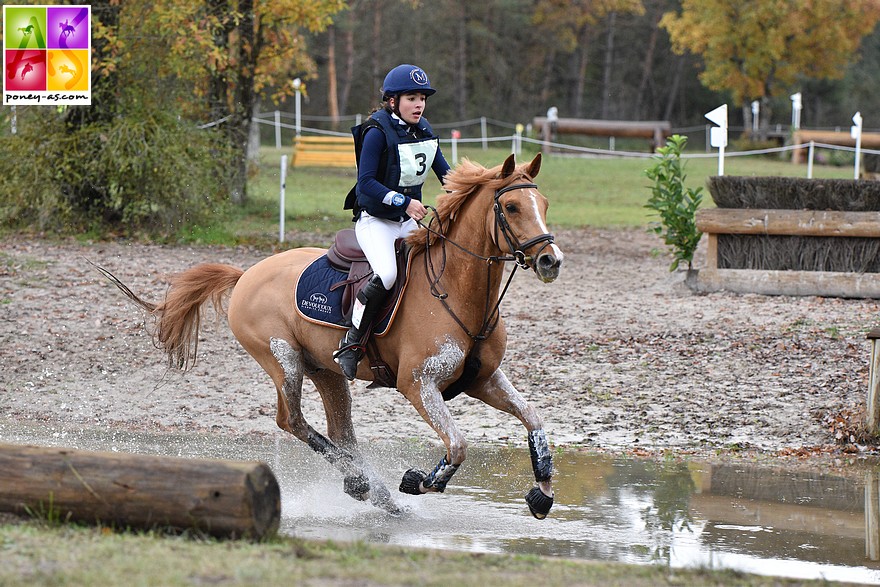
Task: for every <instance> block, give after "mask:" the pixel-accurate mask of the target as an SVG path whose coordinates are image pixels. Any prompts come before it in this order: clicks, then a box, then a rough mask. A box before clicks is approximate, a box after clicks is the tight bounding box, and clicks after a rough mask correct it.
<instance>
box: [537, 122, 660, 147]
mask: <svg viewBox="0 0 880 587" xmlns="http://www.w3.org/2000/svg"><path fill="white" fill-rule="evenodd" d="M532 128H534V129H535V130H536V131H538V132H539V133H540V134H541V137H542V138H543V140H545V141H550V139H551V132H552V129H551V125H550V124H549V123H548V121H547V117H546V116H536V117H535V118H534V119H532ZM556 132H557V133H562V134H579V135H588V136H597V137H626V138H641V139H649V140H650V141H651V147H652V149H656V148H657V147H660V146H663V143H664V142H665V141H666V137H668V136H670V135H672V125H671V124H670V123H669V121H668V120H636V121H633V120H594V119H588V118H559V119H557V121H556Z"/></svg>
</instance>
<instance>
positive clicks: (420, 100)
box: [392, 93, 428, 124]
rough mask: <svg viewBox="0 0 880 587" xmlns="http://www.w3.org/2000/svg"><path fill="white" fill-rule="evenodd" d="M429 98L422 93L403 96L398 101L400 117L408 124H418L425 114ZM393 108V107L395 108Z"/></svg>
mask: <svg viewBox="0 0 880 587" xmlns="http://www.w3.org/2000/svg"><path fill="white" fill-rule="evenodd" d="M427 103H428V97H427V96H426V95H425V94H422V93H413V94H403V95H401V96H400V97H398V98H397V99H396V104H393V106H397V109H398V114H399V116H400V117H401V118H402V119H403V120H404V121H405V122H406V123H408V124H418V122H419V120H421V119H422V116H423V115H424V113H425V105H426V104H427ZM393 106H392V107H393Z"/></svg>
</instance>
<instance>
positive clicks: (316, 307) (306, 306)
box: [299, 292, 333, 315]
mask: <svg viewBox="0 0 880 587" xmlns="http://www.w3.org/2000/svg"><path fill="white" fill-rule="evenodd" d="M299 305H300V308H301V309H302V310H304V311H308V310H311V311H312V312H318V313H321V314H328V315H329V314H332V313H333V306H331V305H330V304H329V303H327V296H326V295H325V294H323V293H320V292H316V293H313V294H312V295H310V296H309V299H307V300H300V302H299Z"/></svg>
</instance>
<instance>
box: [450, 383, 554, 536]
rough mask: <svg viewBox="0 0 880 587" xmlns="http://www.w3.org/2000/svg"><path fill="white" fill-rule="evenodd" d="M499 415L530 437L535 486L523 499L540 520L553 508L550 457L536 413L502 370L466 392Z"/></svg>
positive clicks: (544, 434)
mask: <svg viewBox="0 0 880 587" xmlns="http://www.w3.org/2000/svg"><path fill="white" fill-rule="evenodd" d="M466 393H467V394H468V395H470V396H471V397H474V398H476V399H479V400H481V401H483V402H485V403H486V404H488V405H490V406H492V407H493V408H495V409H497V410H501V411H502V412H507V413H508V414H511V415H513V416H515V417H516V418H518V419H519V420H520V421H521V422H522V423H523V425H525V427H526V430H528V434H529V438H528V440H529V454H530V456H531V458H532V470H533V471H534V473H535V481H536V482H537V484H538V486H537V487H533V488H532V489H531V491H529V493H528V494H527V495H526V503H527V504H528V505H529V510H531V512H532V515H533V516H535V517H536V518H538V519H539V520H543V519H544V518H546V517H547V514H548V513H549V512H550V508H551V507H553V485H552V481H551V478H552V476H553V457H552V455H551V454H550V447H549V445H548V443H547V434H546V433H545V432H544V423H543V421H542V420H541V417H540V416H539V415H538V413H537V412H536V411H535V409H534V408H533V407H532V406H531V405H530V404H529V403H528V402H527V401H526V400H525V399H524V398H523V397H522V396H521V395H520V393H519V392H518V391H517V390H516V388H515V387H513V384H511V383H510V381H509V380H508V379H507V376H506V375H504V372H503V371H501V369H498V370H497V371H495V373H493V374H492V376H491V377H490V378H489V379H487V380H486V381H485V382H483V383H482V384H481V385H478V386H476V387H474V388H473V389H469V390H468V391H467V392H466Z"/></svg>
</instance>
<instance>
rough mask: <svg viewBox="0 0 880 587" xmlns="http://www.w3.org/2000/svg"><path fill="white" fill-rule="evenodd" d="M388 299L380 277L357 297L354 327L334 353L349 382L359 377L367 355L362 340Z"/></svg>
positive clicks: (353, 313)
mask: <svg viewBox="0 0 880 587" xmlns="http://www.w3.org/2000/svg"><path fill="white" fill-rule="evenodd" d="M387 297H388V290H387V289H385V286H384V285H383V284H382V279H381V278H380V277H379V276H378V275H374V276H373V277H372V278H371V279H370V282H369V283H367V285H366V287H364V289H362V290H361V291H360V292H359V293H358V295H357V301H355V304H354V310H353V311H352V313H351V322H352V326H351V328H349V329H348V332H346V333H345V336H343V337H342V340H341V341H339V350H338V351H336V352H335V353H333V360H334V361H336V362H337V363H338V364H339V367H340V368H342V373H343V374H344V375H345V377H346V379H348V380H349V381H354V379H355V377H356V376H357V367H358V363H359V362H360V360H361V359H362V358H363V356H364V354H365V349H364V345H363V344H361V340H362V339H364V338H365V335H366V334H368V333H369V331H370V329H371V328H372V327H373V320H374V319H375V318H376V314H378V313H379V310H380V309H381V308H382V305H383V304H384V303H385V298H387Z"/></svg>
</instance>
